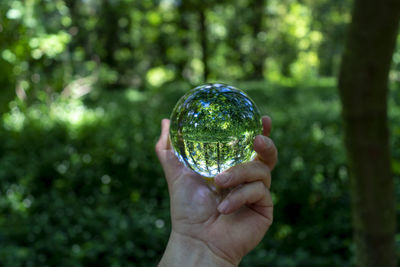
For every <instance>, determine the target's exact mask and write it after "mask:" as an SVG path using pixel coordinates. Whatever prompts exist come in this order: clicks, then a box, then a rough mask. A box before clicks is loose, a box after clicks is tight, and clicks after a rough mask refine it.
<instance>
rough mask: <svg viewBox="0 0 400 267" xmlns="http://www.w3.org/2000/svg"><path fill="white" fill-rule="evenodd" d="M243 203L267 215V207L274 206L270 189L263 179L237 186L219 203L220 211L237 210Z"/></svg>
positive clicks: (231, 211) (226, 212)
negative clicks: (266, 186)
mask: <svg viewBox="0 0 400 267" xmlns="http://www.w3.org/2000/svg"><path fill="white" fill-rule="evenodd" d="M243 205H248V206H249V207H251V208H253V209H254V210H256V211H257V212H259V213H261V215H263V216H266V215H267V213H266V209H267V208H271V207H272V206H273V204H272V198H271V195H270V193H269V190H268V189H266V188H265V186H264V184H263V183H262V182H261V181H258V182H254V183H250V184H245V185H243V186H240V187H236V188H235V189H234V190H232V191H231V192H230V193H229V194H228V195H227V196H226V197H225V199H224V200H223V201H222V202H221V203H220V204H219V205H218V211H219V212H220V213H222V214H229V213H233V212H235V211H237V210H238V209H240V208H241V207H242V206H243Z"/></svg>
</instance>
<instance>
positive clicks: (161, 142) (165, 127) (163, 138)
mask: <svg viewBox="0 0 400 267" xmlns="http://www.w3.org/2000/svg"><path fill="white" fill-rule="evenodd" d="M169 125H170V121H169V120H168V119H163V120H162V121H161V135H160V138H159V139H158V142H157V144H156V152H157V154H159V152H160V151H162V150H168V149H170V147H171V145H170V141H169Z"/></svg>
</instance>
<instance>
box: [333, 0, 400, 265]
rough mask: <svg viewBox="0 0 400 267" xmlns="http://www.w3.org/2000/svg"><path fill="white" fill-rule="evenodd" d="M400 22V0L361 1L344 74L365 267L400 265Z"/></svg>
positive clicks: (360, 256) (360, 259)
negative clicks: (398, 105)
mask: <svg viewBox="0 0 400 267" xmlns="http://www.w3.org/2000/svg"><path fill="white" fill-rule="evenodd" d="M399 18H400V1H399V0H355V2H354V7H353V15H352V22H351V24H350V26H349V31H348V36H347V42H346V45H345V50H344V54H343V58H342V65H341V69H340V75H339V92H340V97H341V102H342V116H343V120H344V125H345V143H346V147H347V155H348V159H349V170H350V185H351V194H352V209H353V210H352V213H353V226H354V238H355V243H356V261H357V265H358V266H363V267H369V266H385V267H389V266H397V265H396V264H397V263H396V251H395V241H394V237H395V232H396V208H395V204H396V203H395V196H394V184H393V176H392V173H391V166H390V147H389V134H388V119H387V94H388V73H389V70H390V65H391V58H392V54H393V50H394V47H395V43H396V36H397V33H398V24H399Z"/></svg>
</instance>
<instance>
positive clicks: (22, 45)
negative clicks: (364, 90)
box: [0, 0, 400, 266]
mask: <svg viewBox="0 0 400 267" xmlns="http://www.w3.org/2000/svg"><path fill="white" fill-rule="evenodd" d="M351 6H352V1H350V0H336V1H328V0H279V1H278V0H268V1H259V0H238V1H214V0H205V1H195V0H185V1H183V0H140V1H139V0H105V1H95V0H2V1H0V114H1V117H0V118H1V120H0V140H1V142H0V265H4V266H127V265H133V266H154V265H156V264H157V262H158V260H159V259H160V257H161V255H162V252H163V250H164V248H165V245H166V242H167V240H168V236H169V231H170V221H169V200H168V192H167V187H166V183H165V181H164V176H163V173H162V170H161V167H160V165H159V163H158V160H157V158H156V156H155V153H154V145H155V142H156V140H157V138H158V135H159V132H160V120H161V119H162V118H166V117H169V115H170V112H171V111H172V109H173V107H174V105H175V103H176V101H177V100H178V99H179V98H180V97H181V96H182V95H183V94H184V93H185V92H187V91H188V90H190V89H191V88H193V87H194V86H197V85H199V84H202V83H204V82H214V81H218V82H224V83H228V84H231V85H233V86H235V87H238V88H240V89H242V90H244V91H246V92H247V93H248V94H249V95H250V96H251V97H252V98H253V99H254V100H255V102H256V103H257V105H258V106H259V108H260V109H261V110H262V113H263V114H268V115H269V116H271V117H272V120H273V130H272V135H271V136H272V138H273V139H274V141H275V142H276V145H277V147H278V149H279V153H280V154H279V155H280V158H279V164H278V166H277V167H276V169H275V170H274V172H273V186H272V192H273V193H272V194H273V199H274V203H275V219H274V224H273V226H272V227H271V229H270V231H269V232H268V234H267V235H266V237H265V238H264V240H263V242H262V243H261V244H260V245H259V246H258V247H257V248H256V249H255V250H254V251H252V252H251V253H250V254H249V255H248V256H247V257H245V258H244V260H243V262H242V266H265V265H267V266H352V265H353V264H354V256H353V254H354V253H353V252H354V244H353V241H352V228H351V223H352V222H351V212H350V199H349V192H348V191H349V190H348V168H347V162H346V157H345V156H346V153H345V148H344V145H343V141H342V140H343V126H342V122H341V119H340V102H339V97H338V93H337V86H336V85H337V82H336V81H337V76H338V71H339V64H340V59H341V55H342V52H343V46H344V39H345V33H346V26H347V24H348V23H349V22H350V20H351ZM398 39H399V40H400V38H398ZM399 79H400V46H399V48H398V49H396V51H395V54H394V56H393V64H392V68H391V71H390V88H391V89H390V98H389V103H390V108H389V119H390V122H391V125H392V127H391V128H390V131H391V146H392V148H394V147H396V146H397V147H398V145H399V142H400V126H399V125H400V108H399V105H396V103H399V101H400V91H399V90H400V88H399V84H398V81H399ZM391 164H392V168H393V172H394V175H395V178H396V179H395V180H396V192H397V193H396V194H397V196H398V197H400V187H399V182H398V176H399V175H400V151H398V150H397V151H395V150H393V151H392V162H391ZM397 211H398V212H397V214H400V213H399V211H400V206H398V208H397ZM396 240H397V241H396V242H397V245H399V244H400V235H399V234H397V236H396ZM397 248H399V246H397Z"/></svg>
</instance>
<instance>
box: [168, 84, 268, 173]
mask: <svg viewBox="0 0 400 267" xmlns="http://www.w3.org/2000/svg"><path fill="white" fill-rule="evenodd" d="M261 132H262V124H261V117H260V112H259V110H258V108H257V107H256V105H255V104H254V102H253V101H252V100H251V99H250V98H249V97H248V96H247V95H246V94H245V93H244V92H242V91H240V90H238V89H236V88H234V87H232V86H228V85H225V84H218V83H214V84H206V85H202V86H199V87H196V88H195V89H193V90H191V91H190V92H188V93H187V94H185V95H184V96H183V97H182V98H181V99H180V100H179V101H178V103H177V104H176V106H175V108H174V110H173V112H172V114H171V126H170V138H171V143H172V146H173V148H174V150H175V153H176V155H177V156H178V157H179V159H180V160H181V161H182V162H183V163H184V164H185V165H186V166H188V167H189V168H191V169H192V170H193V171H195V172H197V173H199V174H200V175H202V176H205V177H214V176H215V175H217V174H218V173H220V172H223V171H224V170H226V169H228V168H230V167H232V166H234V165H237V164H239V163H242V162H246V161H249V160H252V159H253V158H254V156H255V152H254V150H253V142H254V138H255V136H256V135H258V134H261Z"/></svg>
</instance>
